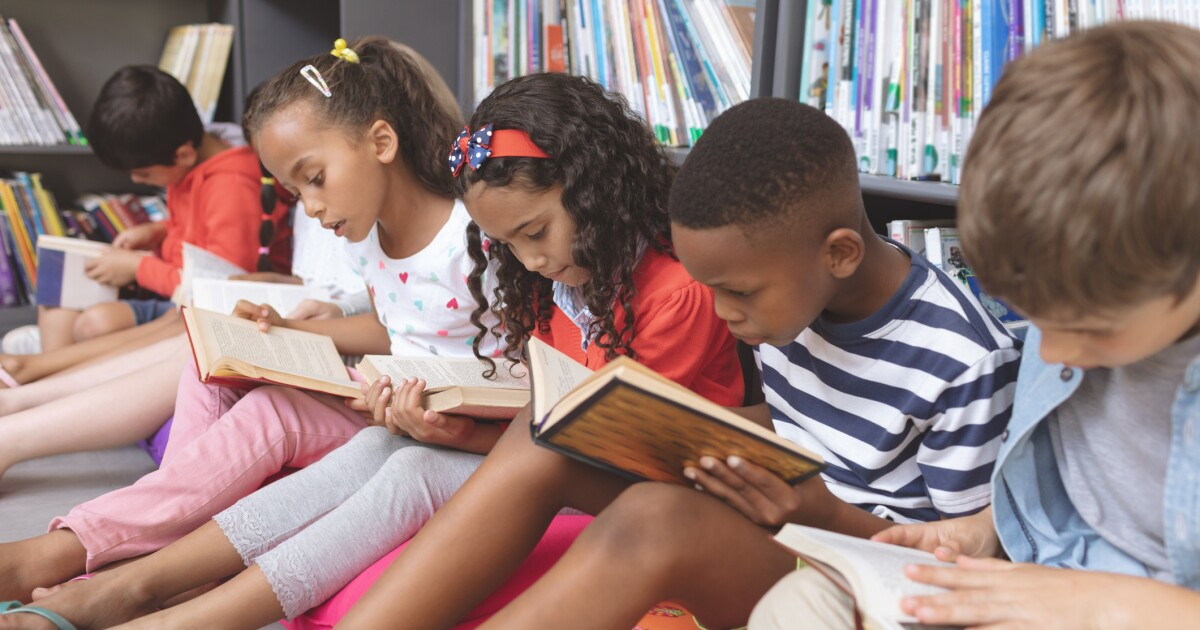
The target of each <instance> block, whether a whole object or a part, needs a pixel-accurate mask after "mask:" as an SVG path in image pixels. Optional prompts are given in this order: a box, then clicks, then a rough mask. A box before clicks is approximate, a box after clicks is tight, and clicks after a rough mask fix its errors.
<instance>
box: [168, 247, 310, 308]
mask: <svg viewBox="0 0 1200 630" xmlns="http://www.w3.org/2000/svg"><path fill="white" fill-rule="evenodd" d="M246 273H249V272H247V271H246V270H245V269H242V268H241V267H239V266H237V265H235V264H233V263H231V262H229V261H228V260H225V259H224V258H222V257H220V256H218V255H216V254H214V253H212V252H210V251H208V250H205V249H201V248H199V247H196V246H195V245H192V244H191V243H184V244H183V269H182V270H181V271H180V273H179V287H178V288H177V289H176V290H175V295H174V296H172V298H171V299H172V300H174V301H175V303H176V304H179V305H180V306H194V307H196V308H202V309H205V310H208V311H215V312H217V313H232V312H233V308H234V307H235V306H237V303H238V301H239V300H246V301H247V302H253V303H254V304H269V305H271V307H272V308H274V309H275V310H276V311H278V312H279V313H280V314H281V315H284V316H286V315H287V314H288V313H290V312H292V311H293V310H295V308H296V306H297V305H298V304H300V302H303V301H304V300H309V299H312V300H321V301H327V300H329V292H328V291H325V290H324V289H320V288H318V287H310V286H304V285H300V284H281V283H277V282H245V281H242V280H230V279H229V277H230V276H237V275H242V274H246Z"/></svg>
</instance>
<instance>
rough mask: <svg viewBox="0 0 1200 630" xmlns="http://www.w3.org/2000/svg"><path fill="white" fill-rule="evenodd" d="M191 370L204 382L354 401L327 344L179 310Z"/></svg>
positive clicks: (353, 387) (353, 389)
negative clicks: (277, 388)
mask: <svg viewBox="0 0 1200 630" xmlns="http://www.w3.org/2000/svg"><path fill="white" fill-rule="evenodd" d="M183 323H184V325H185V326H186V327H187V334H188V340H189V341H190V342H191V344H192V354H193V355H194V356H195V358H196V369H197V370H198V371H199V372H200V380H202V381H204V382H205V383H230V384H234V385H246V384H251V385H253V384H276V385H288V386H291V387H296V388H299V389H307V390H311V391H315V392H323V393H326V394H333V395H335V396H342V397H344V398H359V397H361V396H362V390H361V389H360V387H359V384H358V383H355V382H354V381H352V380H350V376H349V375H348V374H347V372H346V366H345V365H343V364H342V359H341V357H339V356H338V351H337V348H335V347H334V345H333V340H332V339H330V338H329V337H326V336H325V335H318V334H314V333H310V332H304V331H302V330H292V329H290V328H280V327H274V328H271V330H269V331H268V332H265V333H264V332H262V331H260V330H259V329H258V324H257V323H255V322H252V321H250V320H248V319H241V318H238V317H233V316H232V315H223V314H221V313H214V312H212V311H206V310H203V309H198V308H191V307H185V308H184V309H183Z"/></svg>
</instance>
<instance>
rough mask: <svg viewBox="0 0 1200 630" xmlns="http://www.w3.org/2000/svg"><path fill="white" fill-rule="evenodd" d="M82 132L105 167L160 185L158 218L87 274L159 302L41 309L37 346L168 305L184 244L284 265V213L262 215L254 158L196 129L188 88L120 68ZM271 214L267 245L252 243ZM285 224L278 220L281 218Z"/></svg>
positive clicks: (131, 322)
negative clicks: (163, 202)
mask: <svg viewBox="0 0 1200 630" xmlns="http://www.w3.org/2000/svg"><path fill="white" fill-rule="evenodd" d="M88 138H89V140H90V142H91V145H92V149H93V150H94V151H95V153H96V156H97V157H98V158H100V161H101V162H103V163H104V164H106V165H108V166H110V167H112V168H116V169H119V170H123V171H128V172H129V177H130V179H131V180H133V182H134V183H135V184H142V185H148V186H156V187H162V188H166V189H167V211H168V213H169V215H170V216H169V218H168V219H167V220H166V221H162V222H156V223H146V224H142V225H138V226H135V227H133V228H130V229H129V230H126V231H125V232H122V233H121V234H120V235H118V236H117V238H116V239H115V240H114V241H113V247H112V248H111V249H109V250H108V251H107V252H105V253H104V254H103V255H101V256H100V257H99V258H97V259H95V260H94V261H92V262H90V263H89V264H88V266H87V267H86V272H87V274H88V276H89V277H90V278H92V279H93V280H96V281H97V282H101V283H103V284H107V285H110V286H117V287H120V286H124V285H126V284H129V283H131V282H135V281H136V282H137V284H138V285H139V286H141V287H143V288H146V289H149V290H150V291H152V292H154V293H157V294H159V295H160V296H162V297H161V299H150V300H122V301H119V302H107V303H103V304H97V305H95V306H92V307H89V308H88V309H86V310H84V311H83V312H80V311H76V310H70V309H63V308H42V309H40V311H39V313H38V327H39V328H40V332H41V340H42V344H41V345H42V351H43V352H44V351H48V350H53V349H55V348H61V347H64V346H68V345H70V344H72V343H75V342H77V341H82V340H84V339H90V338H92V337H97V336H100V335H103V334H107V333H110V332H114V331H117V330H122V329H125V328H129V327H132V326H135V325H139V324H144V323H146V322H148V321H150V320H152V319H156V318H157V317H159V316H161V315H162V314H164V313H166V312H167V311H169V310H171V308H172V303H171V302H170V301H169V300H168V298H169V297H170V296H171V294H172V293H173V292H174V291H175V288H176V287H177V286H178V285H179V279H180V270H181V267H182V263H183V243H185V242H187V243H191V244H193V245H195V246H197V247H200V248H202V249H206V250H208V251H210V252H212V253H214V254H217V255H218V256H221V257H222V258H225V259H227V260H229V261H231V262H233V263H236V264H237V265H239V266H241V267H243V268H245V269H248V270H254V269H256V267H257V266H258V264H257V263H258V261H259V260H260V258H263V257H262V256H260V255H261V254H266V255H267V257H269V260H270V262H271V263H273V264H274V265H275V266H276V267H277V268H278V270H281V271H286V270H287V268H288V267H289V262H290V256H291V249H290V246H289V244H288V243H287V239H286V236H287V235H286V234H285V232H287V230H283V229H278V228H280V227H283V226H280V225H278V224H279V223H280V222H281V221H283V220H284V218H285V216H286V212H279V211H275V209H274V208H272V210H273V211H272V213H271V214H270V215H269V216H267V215H264V213H263V207H262V201H261V198H260V189H261V186H262V185H263V183H262V180H261V179H260V178H261V177H262V174H261V171H260V169H259V164H258V157H257V156H256V155H255V154H254V151H253V150H252V149H250V148H249V147H236V148H234V147H231V146H230V145H229V144H227V143H226V142H224V141H222V140H221V139H219V138H217V137H216V136H214V135H211V134H208V133H205V131H204V126H203V125H202V124H201V122H200V116H199V115H198V114H197V113H196V108H195V105H193V103H192V98H191V96H190V95H189V94H188V91H187V89H186V88H185V87H184V86H183V85H182V84H180V83H179V81H177V80H175V78H174V77H172V76H171V75H169V74H167V73H165V72H162V71H160V70H158V69H157V68H154V67H153V66H127V67H124V68H122V69H120V70H118V71H117V72H116V74H114V75H113V76H112V77H111V78H109V80H108V81H107V82H106V83H105V84H104V87H103V88H101V90H100V96H99V97H98V98H97V99H96V104H95V106H94V107H93V108H92V114H91V119H90V120H89V122H88ZM266 221H271V222H272V223H273V224H274V225H273V226H272V227H273V228H276V229H272V230H271V234H273V238H271V241H270V245H269V248H267V249H263V248H261V246H260V231H261V230H263V229H264V226H263V223H265V222H266ZM285 225H286V224H285Z"/></svg>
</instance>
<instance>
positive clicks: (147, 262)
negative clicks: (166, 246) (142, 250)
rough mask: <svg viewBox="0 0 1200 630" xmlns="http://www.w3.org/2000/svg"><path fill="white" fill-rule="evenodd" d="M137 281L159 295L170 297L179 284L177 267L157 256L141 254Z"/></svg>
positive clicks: (139, 284)
mask: <svg viewBox="0 0 1200 630" xmlns="http://www.w3.org/2000/svg"><path fill="white" fill-rule="evenodd" d="M137 283H138V286H141V287H144V288H147V289H150V290H151V291H153V292H155V293H157V294H159V295H161V296H164V297H171V294H172V293H174V292H175V287H177V286H179V267H176V266H175V265H172V264H171V263H169V262H167V261H165V260H163V259H162V258H159V257H158V256H154V255H151V256H143V257H142V260H141V262H139V263H138V268H137Z"/></svg>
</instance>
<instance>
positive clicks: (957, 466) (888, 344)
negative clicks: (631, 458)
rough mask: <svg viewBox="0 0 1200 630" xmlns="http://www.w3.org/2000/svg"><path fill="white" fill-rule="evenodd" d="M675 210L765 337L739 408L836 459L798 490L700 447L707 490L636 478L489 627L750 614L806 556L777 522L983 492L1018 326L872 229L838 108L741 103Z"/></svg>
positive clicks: (699, 252) (701, 258)
mask: <svg viewBox="0 0 1200 630" xmlns="http://www.w3.org/2000/svg"><path fill="white" fill-rule="evenodd" d="M669 207H670V212H671V219H672V235H673V238H674V240H675V247H676V252H677V254H678V255H679V258H680V260H681V261H682V262H683V264H684V265H685V266H686V267H687V270H688V272H689V273H691V274H692V276H693V277H694V278H696V279H697V280H698V281H700V282H702V283H704V284H706V285H709V286H710V287H712V288H713V290H714V294H715V296H716V299H715V304H716V309H717V313H718V315H719V316H720V317H721V318H722V319H725V320H726V321H727V322H728V324H729V327H730V329H731V330H732V332H733V334H734V335H735V336H737V337H738V338H740V339H742V340H743V341H745V342H746V343H748V344H750V345H753V346H756V351H755V356H756V359H757V361H758V363H759V366H760V368H761V371H762V376H763V384H764V391H765V393H766V403H765V404H763V405H759V406H757V407H750V408H747V409H746V412H747V416H748V417H751V418H752V419H754V420H756V421H758V422H760V423H762V424H764V425H767V426H771V425H772V424H773V426H774V428H775V429H776V430H777V431H778V432H779V433H780V434H781V435H783V436H785V437H787V438H789V439H791V440H793V441H795V442H797V443H799V444H800V445H802V446H804V447H806V448H808V449H810V450H813V451H816V452H818V453H820V454H821V455H823V456H824V457H825V459H826V461H827V462H828V464H829V466H828V469H827V470H826V472H825V473H824V474H823V475H822V476H821V478H812V479H810V480H808V481H805V482H802V483H800V484H798V485H796V486H795V487H792V486H789V485H788V484H787V483H786V482H784V481H783V480H782V479H780V478H778V477H774V476H773V475H771V474H770V473H768V472H766V471H765V470H764V469H762V468H760V467H758V466H755V465H754V464H753V463H752V462H747V461H744V460H741V459H738V458H733V457H731V458H729V459H728V460H726V461H719V460H717V459H715V458H711V457H704V458H702V459H701V461H700V462H699V463H700V466H699V467H697V468H689V469H688V470H686V471H685V474H687V476H688V477H689V478H691V479H692V480H694V481H695V483H696V486H697V488H699V489H700V490H702V492H697V491H695V490H693V489H691V488H684V487H679V486H672V485H667V484H658V483H642V484H636V485H634V486H632V487H631V488H629V489H628V490H626V491H625V492H623V493H622V494H621V495H620V497H618V498H617V500H616V501H615V502H613V503H612V504H611V505H610V506H609V507H608V508H607V509H605V510H604V511H603V512H602V513H601V514H600V515H599V516H598V517H597V519H596V521H595V522H594V523H593V524H592V525H591V526H590V527H589V528H588V529H587V530H586V531H585V532H584V534H583V535H582V536H581V537H580V538H579V540H578V541H577V542H576V543H575V545H574V546H573V547H572V548H571V550H570V551H568V553H567V554H566V555H565V556H564V557H563V559H562V560H561V561H560V562H559V563H558V564H557V565H556V566H555V568H554V569H552V570H551V571H550V572H549V573H548V574H547V575H546V576H545V577H544V578H543V579H542V580H540V581H539V582H538V583H537V584H536V585H535V586H534V587H533V588H531V589H530V590H529V591H528V592H526V593H525V594H524V595H523V596H522V597H521V598H518V599H517V600H516V601H514V602H513V604H512V605H510V606H509V607H508V608H506V609H505V610H504V611H502V612H501V613H499V614H498V615H497V616H496V617H495V618H494V619H493V623H494V624H496V625H497V626H504V627H566V624H568V621H567V620H568V619H570V614H571V612H572V611H578V610H580V609H587V610H588V611H589V613H588V618H589V624H593V625H594V627H614V628H615V627H621V626H623V627H629V626H630V625H632V624H633V623H634V622H636V621H637V619H638V618H639V616H640V615H641V614H642V613H643V612H645V611H646V610H647V609H649V608H650V607H651V606H653V605H654V604H655V603H656V602H659V601H661V600H664V599H671V600H674V601H678V602H680V603H682V604H683V605H685V606H687V607H688V608H689V609H690V610H691V611H692V612H693V613H695V615H696V618H697V620H698V621H699V622H701V623H703V624H704V626H705V627H709V628H725V627H732V626H739V625H742V624H744V623H746V620H747V617H748V616H749V613H750V610H751V608H752V607H753V606H754V604H755V602H757V601H758V599H759V598H760V597H761V596H762V595H763V593H765V592H766V591H767V589H768V588H770V587H771V586H772V585H773V584H774V583H775V582H776V581H778V580H779V579H780V578H782V577H784V576H785V575H787V574H788V573H789V572H791V571H793V570H795V567H796V561H795V558H794V557H793V556H791V555H790V554H789V553H788V552H786V551H785V550H784V549H783V548H782V547H780V546H779V545H776V544H775V543H773V542H772V541H771V540H770V539H769V536H768V534H769V533H770V532H771V531H773V530H774V529H775V528H778V527H779V526H781V525H783V524H784V523H787V522H796V523H802V524H805V525H810V526H815V527H821V528H825V529H829V530H834V531H839V532H842V533H846V534H851V535H855V536H862V537H866V536H870V535H872V534H874V533H876V532H879V531H880V530H883V529H884V528H886V527H888V526H890V525H892V524H894V523H912V522H922V521H928V520H937V519H940V518H944V517H949V516H958V515H965V514H971V513H974V512H977V511H979V510H981V509H983V508H985V507H986V506H987V505H988V504H989V503H990V501H991V490H990V486H989V484H988V480H989V476H990V474H991V470H992V465H993V462H994V460H995V457H996V452H997V450H998V448H999V446H1000V439H1001V437H1000V436H1001V434H1002V433H1003V431H1004V428H1005V425H1006V423H1007V421H1008V417H1009V412H1010V409H1011V405H1012V399H1013V392H1014V389H1015V382H1016V377H1017V366H1018V363H1019V358H1020V357H1019V355H1020V351H1019V342H1018V341H1016V340H1015V339H1013V338H1012V337H1011V336H1010V335H1009V334H1008V333H1007V331H1006V330H1005V329H1004V328H1003V327H1002V326H1001V325H1000V324H999V323H998V322H996V321H995V320H994V319H993V318H992V317H991V316H989V315H988V314H987V313H986V311H985V310H984V309H983V308H982V307H981V306H980V305H979V304H978V302H977V301H976V300H975V299H974V298H973V297H972V296H970V295H969V294H968V293H967V292H966V291H964V290H963V289H962V288H961V286H958V285H956V282H955V281H954V280H952V279H950V278H949V277H947V276H946V275H945V274H944V273H942V272H941V271H939V270H937V269H934V268H933V267H931V266H930V265H929V264H928V263H927V262H926V261H925V260H923V259H922V258H921V257H920V256H919V255H916V254H913V253H912V252H911V251H910V250H908V249H907V248H905V247H903V246H901V245H898V244H896V243H893V242H891V241H888V240H886V239H884V238H882V237H880V236H878V235H876V234H875V233H874V232H873V231H872V229H871V225H870V222H869V221H868V218H867V214H866V211H865V209H864V207H863V200H862V195H861V192H860V190H859V186H858V177H857V172H856V167H855V156H854V149H853V147H852V145H851V143H850V139H849V138H848V137H847V136H846V133H845V132H844V131H843V130H842V129H841V127H839V126H838V125H837V123H836V122H834V121H833V120H832V119H830V118H828V117H827V116H825V115H824V114H823V113H821V112H820V111H818V110H816V109H813V108H811V107H808V106H805V105H801V104H799V103H796V102H792V101H786V100H782V99H758V100H753V101H749V102H746V103H743V104H741V105H738V106H736V107H734V108H732V109H730V110H729V111H728V112H726V113H724V114H723V115H721V116H720V117H718V118H717V119H716V120H714V121H713V123H712V125H711V126H710V127H709V128H708V130H706V131H705V133H704V135H703V136H702V137H701V138H700V140H699V142H697V144H696V146H695V148H694V149H693V150H692V152H691V153H690V155H689V156H688V158H687V161H686V162H685V163H684V165H683V167H682V169H681V170H680V172H679V175H678V176H677V178H676V180H675V183H674V185H673V188H672V192H671V198H670V205H669ZM764 528H768V529H764ZM633 567H636V569H635V570H634V569H633ZM576 614H578V613H577V612H576ZM576 621H577V619H576ZM589 627H592V626H591V625H589Z"/></svg>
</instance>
